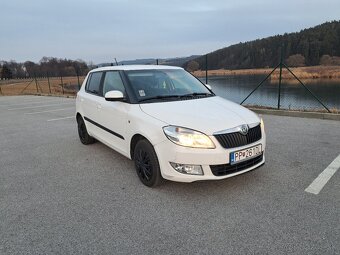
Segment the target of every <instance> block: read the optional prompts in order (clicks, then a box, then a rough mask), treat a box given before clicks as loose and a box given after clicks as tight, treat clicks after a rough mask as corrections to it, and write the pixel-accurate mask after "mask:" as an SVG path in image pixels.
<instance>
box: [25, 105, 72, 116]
mask: <svg viewBox="0 0 340 255" xmlns="http://www.w3.org/2000/svg"><path fill="white" fill-rule="evenodd" d="M73 108H74V107H67V108H62V109H55V110H48V111H41V112H28V113H25V114H28V115H31V114H38V113H45V112H58V111H64V110H68V109H73Z"/></svg>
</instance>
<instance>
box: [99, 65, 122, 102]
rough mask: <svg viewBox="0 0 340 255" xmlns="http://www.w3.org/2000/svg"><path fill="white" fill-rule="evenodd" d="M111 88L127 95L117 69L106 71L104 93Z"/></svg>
mask: <svg viewBox="0 0 340 255" xmlns="http://www.w3.org/2000/svg"><path fill="white" fill-rule="evenodd" d="M111 90H119V91H121V92H122V93H123V94H124V95H125V88H124V84H123V81H122V79H121V78H120V74H119V72H117V71H112V72H106V74H105V78H104V84H103V95H104V96H105V93H106V92H108V91H111Z"/></svg>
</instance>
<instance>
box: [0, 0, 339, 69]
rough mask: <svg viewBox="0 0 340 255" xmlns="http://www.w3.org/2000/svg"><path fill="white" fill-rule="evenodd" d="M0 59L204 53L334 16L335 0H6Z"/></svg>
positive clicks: (1, 17)
mask: <svg viewBox="0 0 340 255" xmlns="http://www.w3.org/2000/svg"><path fill="white" fill-rule="evenodd" d="M0 6H1V8H0V60H11V59H14V60H16V61H25V60H33V61H39V60H40V59H41V58H42V57H43V56H53V57H59V58H70V59H78V58H80V59H84V60H85V61H93V62H94V63H101V62H112V60H113V58H115V57H116V58H117V59H118V60H127V59H136V58H149V57H151V58H164V57H177V56H189V55H193V54H204V53H207V52H210V51H213V50H216V49H218V48H222V47H225V46H228V45H231V44H234V43H238V42H244V41H249V40H253V39H257V38H262V37H267V36H271V35H276V34H282V33H285V32H295V31H299V30H301V29H303V28H307V27H312V26H315V25H318V24H320V23H323V22H325V21H331V20H340V1H339V0H323V1H320V0H286V1H272V0H247V1H246V0H233V1H230V0H209V1H203V0H30V1H27V0H8V1H1V4H0Z"/></svg>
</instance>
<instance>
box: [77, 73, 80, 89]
mask: <svg viewBox="0 0 340 255" xmlns="http://www.w3.org/2000/svg"><path fill="white" fill-rule="evenodd" d="M77 79H78V90H80V81H79V72H77Z"/></svg>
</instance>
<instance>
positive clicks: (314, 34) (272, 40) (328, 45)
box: [186, 21, 340, 70]
mask: <svg viewBox="0 0 340 255" xmlns="http://www.w3.org/2000/svg"><path fill="white" fill-rule="evenodd" d="M282 44H283V45H284V59H285V60H286V61H287V60H288V61H290V62H291V63H290V64H291V65H293V66H294V65H295V66H303V65H306V66H311V65H319V64H320V59H321V61H324V62H325V61H326V62H327V61H328V62H329V64H331V62H332V61H333V60H334V61H335V62H338V61H339V58H336V57H335V58H334V56H340V21H332V22H326V23H323V24H321V25H318V26H316V27H313V28H308V29H304V30H301V31H300V32H296V33H289V34H287V33H286V34H284V35H276V36H271V37H267V38H264V39H258V40H255V41H250V42H245V43H239V44H235V45H232V46H229V47H226V48H223V49H219V50H217V51H214V52H211V53H209V54H208V69H210V70H213V69H244V68H262V67H273V66H275V65H277V64H278V61H279V58H280V46H281V45H282ZM327 55H329V56H327ZM322 56H323V57H322ZM332 57H333V58H332ZM194 61H196V62H198V65H197V63H192V61H191V63H190V61H189V62H188V63H187V65H186V67H189V66H190V65H191V66H193V67H194V68H195V67H196V69H197V68H198V69H205V56H201V57H198V58H196V59H194ZM334 61H333V62H334ZM335 64H339V63H335Z"/></svg>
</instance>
